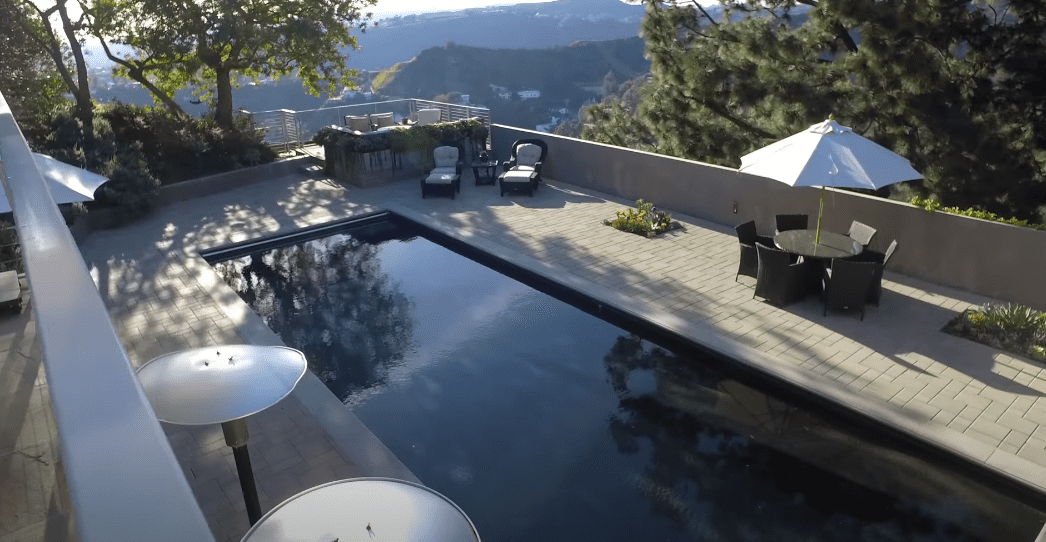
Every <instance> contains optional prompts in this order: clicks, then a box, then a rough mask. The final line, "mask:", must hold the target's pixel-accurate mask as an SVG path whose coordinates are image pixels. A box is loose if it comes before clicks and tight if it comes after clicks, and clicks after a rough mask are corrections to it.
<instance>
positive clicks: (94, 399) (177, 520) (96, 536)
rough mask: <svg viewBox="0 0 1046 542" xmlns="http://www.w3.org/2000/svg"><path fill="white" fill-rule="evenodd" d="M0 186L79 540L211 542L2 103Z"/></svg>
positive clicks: (84, 268) (0, 98) (55, 208)
mask: <svg viewBox="0 0 1046 542" xmlns="http://www.w3.org/2000/svg"><path fill="white" fill-rule="evenodd" d="M0 180H2V182H3V185H4V188H5V191H6V194H7V198H8V200H9V201H10V203H11V208H12V210H13V212H14V218H15V225H16V228H17V229H18V238H19V241H20V243H21V246H22V258H23V261H24V264H25V269H26V277H27V279H28V282H29V287H30V290H31V295H32V307H33V312H34V316H35V318H36V330H37V333H38V334H39V337H40V341H41V344H42V345H43V355H44V367H45V370H46V371H47V383H48V386H49V388H50V396H51V404H52V406H53V407H54V414H55V420H56V422H57V425H58V439H59V443H60V445H61V454H62V462H63V465H64V466H63V469H64V472H65V479H66V483H67V485H68V486H69V493H70V496H71V498H72V503H73V508H74V511H75V516H76V529H77V533H78V538H79V540H81V541H82V542H111V541H113V540H150V541H169V542H182V541H185V540H193V541H205V542H213V541H214V535H212V534H211V531H210V528H209V527H208V525H207V520H206V519H205V518H204V515H203V512H202V511H201V510H200V507H199V505H198V504H197V502H196V499H195V497H194V496H193V492H192V489H191V488H190V487H189V483H188V482H187V481H186V479H185V475H184V474H183V472H182V468H181V467H180V466H179V464H178V460H177V459H176V458H175V455H174V452H173V451H172V450H171V447H170V444H169V443H168V441H167V436H166V435H165V434H164V432H163V429H162V428H161V427H160V423H159V421H157V419H156V414H155V413H154V412H153V409H152V407H151V406H150V405H149V400H148V399H147V398H146V396H145V393H144V392H143V391H142V387H141V385H140V384H139V383H138V378H137V376H136V375H135V372H134V369H132V367H131V363H130V361H129V360H128V359H127V353H126V352H125V351H124V349H123V346H122V345H121V343H120V340H119V338H118V337H117V336H116V331H115V330H114V329H113V326H112V324H111V323H110V321H109V313H108V312H107V311H106V309H105V306H104V305H103V304H102V299H101V297H100V296H99V295H98V290H97V288H96V287H95V284H94V282H92V280H91V277H90V275H89V274H88V272H87V266H86V265H85V264H84V261H83V259H82V258H81V257H80V252H79V250H78V249H77V247H76V244H75V242H74V241H73V237H72V235H71V234H70V233H69V228H68V227H67V226H66V224H65V220H63V218H62V215H61V213H60V212H59V210H58V206H57V205H56V204H55V202H54V199H53V198H52V197H51V193H50V190H49V189H48V188H47V185H46V184H45V183H44V179H43V177H42V176H41V175H40V172H39V170H38V169H37V167H36V162H35V161H34V160H33V157H32V155H31V153H30V152H29V147H28V146H27V145H26V142H25V138H23V136H22V133H21V131H20V130H19V129H18V124H17V123H16V122H15V120H14V117H13V116H12V114H11V109H10V108H9V107H8V105H7V101H6V100H5V99H4V98H3V95H0Z"/></svg>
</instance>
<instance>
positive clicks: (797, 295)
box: [752, 243, 807, 307]
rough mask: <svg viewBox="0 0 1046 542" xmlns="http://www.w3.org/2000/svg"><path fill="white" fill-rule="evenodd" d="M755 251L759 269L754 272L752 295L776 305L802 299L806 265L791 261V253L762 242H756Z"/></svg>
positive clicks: (779, 305) (783, 304) (780, 305)
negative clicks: (753, 291)
mask: <svg viewBox="0 0 1046 542" xmlns="http://www.w3.org/2000/svg"><path fill="white" fill-rule="evenodd" d="M755 251H756V255H757V256H758V258H759V271H758V272H757V273H756V278H755V293H754V294H752V297H753V298H754V297H761V298H763V299H765V300H767V301H768V302H769V303H770V304H772V305H777V306H778V307H784V306H785V305H788V304H790V303H794V302H796V301H798V300H800V299H802V297H803V292H804V288H803V277H804V276H806V269H807V268H806V265H805V264H804V263H803V262H802V261H797V262H794V263H793V261H792V256H793V255H792V254H790V253H788V252H785V251H783V250H778V249H776V248H771V247H768V246H766V245H764V244H762V243H756V245H755Z"/></svg>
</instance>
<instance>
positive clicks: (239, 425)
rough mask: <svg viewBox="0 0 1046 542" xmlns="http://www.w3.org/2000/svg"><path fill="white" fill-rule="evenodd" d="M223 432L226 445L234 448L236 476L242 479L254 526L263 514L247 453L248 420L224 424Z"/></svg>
mask: <svg viewBox="0 0 1046 542" xmlns="http://www.w3.org/2000/svg"><path fill="white" fill-rule="evenodd" d="M222 432H223V433H225V444H228V445H229V447H231V448H232V456H233V459H235V460H236V474H237V476H238V477H239V479H240V491H241V492H243V503H244V504H245V505H246V506H247V520H248V521H249V522H250V524H251V525H254V524H255V523H258V520H259V519H261V517H262V513H261V504H260V503H259V502H258V487H257V486H256V485H255V483H254V470H252V469H251V455H250V452H248V451H247V440H248V438H249V435H248V433H247V418H239V419H235V420H229V421H227V422H223V423H222Z"/></svg>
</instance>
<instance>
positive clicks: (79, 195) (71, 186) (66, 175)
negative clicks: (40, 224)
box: [0, 152, 109, 213]
mask: <svg viewBox="0 0 1046 542" xmlns="http://www.w3.org/2000/svg"><path fill="white" fill-rule="evenodd" d="M33 160H34V161H35V162H36V167H37V168H38V169H39V170H40V174H41V175H43V176H44V179H47V188H48V189H49V190H50V191H51V196H52V197H54V201H55V203H74V202H77V201H92V200H94V192H95V190H98V187H99V186H102V184H104V183H105V182H106V181H108V180H109V179H107V178H105V177H102V176H101V175H98V174H96V173H91V172H90V171H87V170H86V169H80V168H78V167H76V166H70V165H69V164H66V163H64V162H60V161H58V160H55V159H54V158H51V157H50V156H47V155H46V154H39V153H35V152H34V153H33ZM10 212H11V203H10V202H8V201H7V196H5V195H4V193H3V191H2V190H0V213H10Z"/></svg>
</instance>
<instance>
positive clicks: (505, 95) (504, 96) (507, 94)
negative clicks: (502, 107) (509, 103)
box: [498, 92, 512, 100]
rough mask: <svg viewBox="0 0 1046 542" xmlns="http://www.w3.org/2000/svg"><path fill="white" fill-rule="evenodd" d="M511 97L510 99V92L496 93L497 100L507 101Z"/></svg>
mask: <svg viewBox="0 0 1046 542" xmlns="http://www.w3.org/2000/svg"><path fill="white" fill-rule="evenodd" d="M511 97H512V93H511V92H499V93H498V98H501V99H502V100H507V99H509V98H511Z"/></svg>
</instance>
